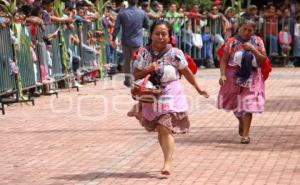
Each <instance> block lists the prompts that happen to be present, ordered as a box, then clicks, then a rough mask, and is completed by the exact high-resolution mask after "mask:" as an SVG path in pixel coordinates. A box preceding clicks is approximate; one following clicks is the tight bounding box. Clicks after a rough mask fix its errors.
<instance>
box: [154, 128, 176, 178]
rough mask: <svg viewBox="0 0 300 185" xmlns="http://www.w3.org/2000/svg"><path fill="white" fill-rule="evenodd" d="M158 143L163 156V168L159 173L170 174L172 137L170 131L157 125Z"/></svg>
mask: <svg viewBox="0 0 300 185" xmlns="http://www.w3.org/2000/svg"><path fill="white" fill-rule="evenodd" d="M157 131H158V141H159V144H160V146H161V149H162V151H163V154H164V167H163V169H162V171H161V173H162V174H163V175H170V174H171V164H172V156H173V152H174V137H173V136H172V132H171V130H170V129H168V128H166V127H164V126H161V125H158V126H157Z"/></svg>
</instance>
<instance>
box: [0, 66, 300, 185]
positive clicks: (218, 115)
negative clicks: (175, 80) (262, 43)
mask: <svg viewBox="0 0 300 185" xmlns="http://www.w3.org/2000/svg"><path fill="white" fill-rule="evenodd" d="M218 75H219V71H218V69H209V70H200V71H199V74H198V79H199V82H201V84H204V85H205V86H206V87H207V89H208V91H209V92H210V94H211V97H210V98H209V99H204V98H202V97H201V96H199V95H197V93H196V91H195V90H194V89H192V87H191V86H190V85H189V84H187V83H186V82H185V81H183V82H184V85H185V86H186V87H187V88H186V93H187V94H188V98H189V102H190V105H191V110H190V120H191V123H192V127H191V130H190V133H189V134H187V135H179V136H176V138H175V141H176V148H175V155H174V163H173V166H174V167H173V171H172V175H171V176H170V177H168V178H165V177H163V176H161V175H160V173H159V170H160V168H161V167H162V160H163V156H162V152H161V149H160V147H159V144H158V141H157V135H156V133H147V132H146V131H145V130H144V129H143V128H142V127H141V126H140V125H139V123H138V122H137V120H135V119H133V118H129V117H127V116H126V113H127V111H128V110H129V109H130V108H131V105H132V103H134V101H132V100H131V97H130V93H129V89H127V88H125V87H123V86H122V79H123V78H119V79H117V80H116V81H110V80H109V79H105V81H100V82H99V83H97V86H94V85H93V84H88V85H86V86H84V87H83V88H81V89H80V91H79V92H76V91H75V90H74V91H72V92H67V91H66V90H65V91H63V92H60V93H59V98H58V99H56V98H55V96H52V97H49V96H48V97H40V98H37V99H36V106H31V105H26V104H24V105H18V104H14V105H11V106H10V107H8V108H7V109H6V115H5V116H2V115H0V185H8V184H9V185H21V184H24V185H98V184H101V185H117V184H121V185H127V184H128V185H137V184H141V185H159V184H170V185H175V184H176V185H177V184H183V185H192V184H196V185H201V184H234V185H235V184H245V185H246V184H258V185H260V184H284V185H285V184H294V185H296V184H300V95H299V94H300V68H275V69H274V70H273V73H272V74H271V77H270V79H269V80H268V81H267V91H266V92H267V93H266V95H267V104H266V111H265V112H264V113H263V114H256V115H254V118H253V126H252V130H251V133H252V134H251V138H252V140H251V143H250V144H249V145H241V144H240V143H239V142H240V138H239V136H238V123H237V121H236V120H235V118H234V116H233V114H232V113H226V112H224V111H219V110H217V109H216V108H215V106H214V105H215V99H216V95H217V92H218V88H219V87H218ZM113 82H115V85H114V83H113Z"/></svg>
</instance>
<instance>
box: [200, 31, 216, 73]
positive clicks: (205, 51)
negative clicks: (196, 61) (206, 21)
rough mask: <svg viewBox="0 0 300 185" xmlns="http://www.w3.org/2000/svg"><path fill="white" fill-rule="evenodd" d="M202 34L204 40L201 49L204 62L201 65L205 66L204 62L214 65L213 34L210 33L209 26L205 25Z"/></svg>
mask: <svg viewBox="0 0 300 185" xmlns="http://www.w3.org/2000/svg"><path fill="white" fill-rule="evenodd" d="M201 36H202V42H203V47H202V49H201V57H202V59H203V63H202V65H200V67H201V68H204V64H206V66H207V67H212V66H213V65H214V64H213V55H212V45H213V36H212V35H211V33H210V28H209V26H205V27H204V30H203V31H202V33H201Z"/></svg>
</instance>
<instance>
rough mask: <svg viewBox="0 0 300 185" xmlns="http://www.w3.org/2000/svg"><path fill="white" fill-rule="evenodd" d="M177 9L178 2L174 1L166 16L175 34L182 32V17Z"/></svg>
mask: <svg viewBox="0 0 300 185" xmlns="http://www.w3.org/2000/svg"><path fill="white" fill-rule="evenodd" d="M176 9H177V8H176V4H174V3H172V4H171V5H170V8H169V11H168V12H167V13H166V18H167V19H168V21H169V22H170V24H171V25H172V28H173V30H172V31H173V34H175V35H178V34H179V32H180V19H179V14H178V13H177V11H176Z"/></svg>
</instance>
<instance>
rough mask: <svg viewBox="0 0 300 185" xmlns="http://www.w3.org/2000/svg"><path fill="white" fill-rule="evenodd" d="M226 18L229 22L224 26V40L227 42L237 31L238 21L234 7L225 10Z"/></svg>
mask: <svg viewBox="0 0 300 185" xmlns="http://www.w3.org/2000/svg"><path fill="white" fill-rule="evenodd" d="M225 17H226V19H227V21H226V22H225V25H224V39H225V40H227V39H228V38H229V37H231V36H232V35H233V34H234V33H235V31H236V20H235V17H234V11H233V8H232V7H228V8H227V9H226V10H225Z"/></svg>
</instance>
